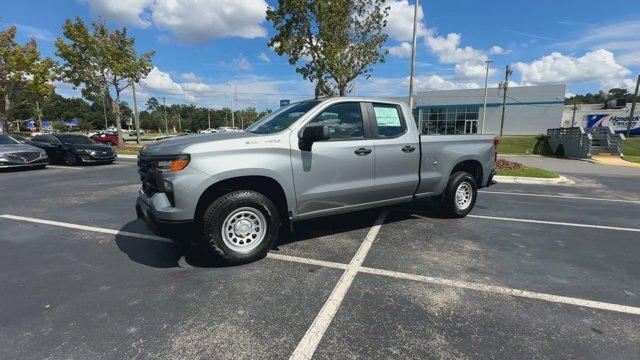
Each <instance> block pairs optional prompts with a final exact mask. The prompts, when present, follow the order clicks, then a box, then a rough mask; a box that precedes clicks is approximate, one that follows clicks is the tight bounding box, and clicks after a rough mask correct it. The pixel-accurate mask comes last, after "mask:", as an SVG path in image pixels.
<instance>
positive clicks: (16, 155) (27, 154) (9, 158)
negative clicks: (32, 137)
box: [0, 134, 49, 169]
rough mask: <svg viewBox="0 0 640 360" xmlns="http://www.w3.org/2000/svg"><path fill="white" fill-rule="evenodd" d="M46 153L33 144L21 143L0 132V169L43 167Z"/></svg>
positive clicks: (45, 161)
mask: <svg viewBox="0 0 640 360" xmlns="http://www.w3.org/2000/svg"><path fill="white" fill-rule="evenodd" d="M48 164H49V157H48V156H47V153H46V152H45V151H44V150H42V149H39V148H37V147H35V146H31V145H27V144H23V143H21V142H20V141H18V140H16V139H15V138H13V137H11V136H10V135H6V134H0V169H3V168H10V167H12V168H13V167H36V168H45V167H46V166H47V165H48Z"/></svg>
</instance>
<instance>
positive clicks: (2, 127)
mask: <svg viewBox="0 0 640 360" xmlns="http://www.w3.org/2000/svg"><path fill="white" fill-rule="evenodd" d="M10 108H11V100H9V94H8V93H7V94H4V114H2V115H0V134H1V133H3V132H6V131H7V130H9V129H8V128H7V121H9V109H10Z"/></svg>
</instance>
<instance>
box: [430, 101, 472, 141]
mask: <svg viewBox="0 0 640 360" xmlns="http://www.w3.org/2000/svg"><path fill="white" fill-rule="evenodd" d="M479 110H480V109H479V108H478V107H468V106H460V107H458V106H451V107H421V108H420V110H419V119H420V122H421V123H422V134H424V135H433V134H441V135H454V134H477V133H478V112H479Z"/></svg>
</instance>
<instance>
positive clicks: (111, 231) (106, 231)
mask: <svg viewBox="0 0 640 360" xmlns="http://www.w3.org/2000/svg"><path fill="white" fill-rule="evenodd" d="M0 218H3V219H11V220H19V221H27V222H32V223H36V224H44V225H53V226H60V227H65V228H69V229H76V230H84V231H93V232H99V233H103V234H111V235H122V236H131V237H137V238H141V239H149V240H163V241H171V240H169V239H167V238H163V237H161V236H156V235H150V234H140V233H132V232H128V231H121V230H115V229H107V228H101V227H95V226H87V225H78V224H70V223H65V222H60V221H51V220H43V219H36V218H31V217H26V216H17V215H8V214H4V215H0Z"/></svg>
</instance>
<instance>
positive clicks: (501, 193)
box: [478, 190, 640, 204]
mask: <svg viewBox="0 0 640 360" xmlns="http://www.w3.org/2000/svg"><path fill="white" fill-rule="evenodd" d="M478 192H479V193H483V194H496V195H515V196H533V197H545V198H558V199H575V200H592V201H610V202H621V203H629V204H640V200H624V199H607V198H593V197H584V196H574V195H549V194H532V193H517V192H510V191H489V190H480V191H478Z"/></svg>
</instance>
